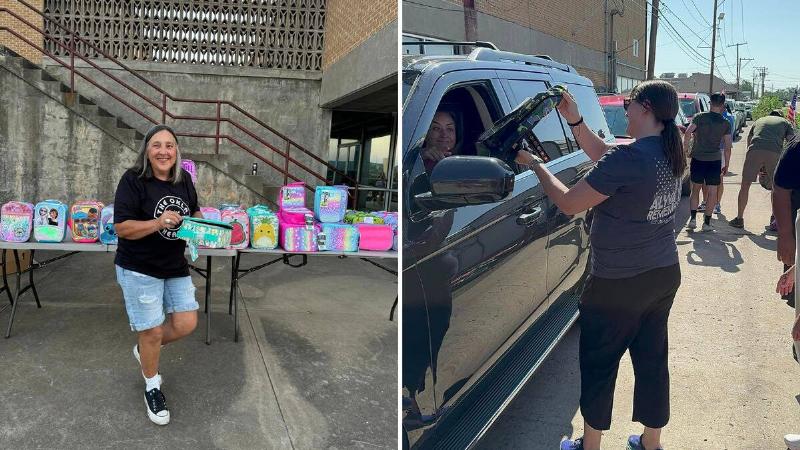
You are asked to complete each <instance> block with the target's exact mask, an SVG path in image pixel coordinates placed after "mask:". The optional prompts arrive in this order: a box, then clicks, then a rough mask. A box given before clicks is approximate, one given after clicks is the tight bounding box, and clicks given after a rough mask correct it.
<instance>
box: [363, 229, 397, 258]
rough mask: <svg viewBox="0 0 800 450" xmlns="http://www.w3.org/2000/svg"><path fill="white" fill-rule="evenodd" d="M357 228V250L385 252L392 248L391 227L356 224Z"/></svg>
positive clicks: (392, 231) (392, 234)
mask: <svg viewBox="0 0 800 450" xmlns="http://www.w3.org/2000/svg"><path fill="white" fill-rule="evenodd" d="M356 228H358V234H359V239H358V249H359V250H373V251H379V252H385V251H387V250H389V249H391V248H392V244H393V243H394V230H393V229H392V226H391V225H373V224H368V223H359V224H356Z"/></svg>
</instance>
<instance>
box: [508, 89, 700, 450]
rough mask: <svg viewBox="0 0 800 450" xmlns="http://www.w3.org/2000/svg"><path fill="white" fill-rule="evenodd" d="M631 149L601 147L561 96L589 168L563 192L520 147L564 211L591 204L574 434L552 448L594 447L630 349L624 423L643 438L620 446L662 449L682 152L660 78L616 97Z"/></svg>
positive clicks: (671, 95)
mask: <svg viewBox="0 0 800 450" xmlns="http://www.w3.org/2000/svg"><path fill="white" fill-rule="evenodd" d="M623 105H624V107H625V110H626V114H627V116H628V130H627V131H628V134H629V135H630V136H632V137H634V138H635V139H636V141H635V142H633V143H632V144H631V145H621V146H619V147H613V146H610V145H608V144H606V143H605V142H604V141H603V140H602V139H601V138H600V137H599V136H598V135H597V134H596V133H595V132H594V131H592V130H591V129H590V128H589V127H588V126H587V125H586V123H585V122H584V120H583V118H582V117H581V115H580V112H579V110H578V106H577V104H576V103H575V101H574V99H573V98H572V96H571V95H570V94H569V93H568V92H565V93H564V94H563V96H562V99H561V101H560V102H559V105H558V110H559V112H560V113H561V115H562V116H563V118H564V120H565V121H566V122H567V124H568V125H569V126H570V128H571V129H572V133H573V134H574V136H575V139H576V140H577V141H578V144H579V145H580V147H581V148H582V149H584V151H585V152H586V154H587V156H589V158H591V159H592V160H593V161H596V162H597V164H596V165H595V167H594V168H593V169H592V170H591V171H589V173H587V174H586V176H585V177H584V178H583V179H582V180H581V181H579V182H578V183H577V184H576V185H575V186H574V187H573V188H571V189H569V188H567V187H566V186H565V185H564V184H563V183H562V182H561V181H559V180H558V179H557V178H556V177H555V176H554V175H553V174H552V173H551V172H550V171H549V170H548V169H547V167H545V165H544V164H543V163H542V160H541V159H540V158H538V157H537V156H534V155H533V154H531V153H527V152H525V151H520V152H519V153H518V155H517V160H516V162H517V163H518V164H524V165H529V166H531V167H532V169H533V171H534V172H535V173H536V176H537V177H538V179H539V181H540V182H541V184H542V188H543V189H544V192H545V194H546V195H547V196H548V197H549V198H550V200H552V201H553V202H554V203H555V205H556V206H558V208H559V209H560V210H562V211H563V212H564V213H566V214H569V215H572V214H577V213H579V212H581V211H585V210H587V209H589V208H594V210H593V211H594V220H593V221H592V227H591V232H590V239H589V242H590V243H591V252H592V262H591V267H590V275H589V277H588V279H587V281H586V283H585V285H584V290H583V293H582V295H581V300H580V318H579V321H580V326H581V338H580V346H579V357H580V372H581V387H580V389H581V398H580V408H581V414H582V415H583V419H584V425H583V428H584V429H583V437H580V438H577V439H575V440H569V439H565V440H563V441H562V443H561V447H560V448H561V450H598V449H599V448H600V440H601V437H602V430H608V429H609V428H610V427H611V412H612V404H613V400H614V384H615V382H616V376H617V370H618V368H619V362H620V359H621V358H622V355H623V354H624V353H625V352H626V351H630V354H631V360H632V362H633V368H634V372H635V375H636V387H635V389H634V399H633V420H634V421H637V422H639V423H641V424H642V425H643V426H644V430H643V433H642V434H636V435H633V436H630V437H629V438H628V442H627V445H628V448H629V449H633V450H643V449H646V450H655V449H660V448H661V430H662V428H663V427H664V426H666V424H667V422H668V421H669V415H670V406H669V368H668V365H667V355H668V350H669V346H668V344H667V342H668V340H667V334H668V331H667V330H668V327H667V322H668V319H669V312H670V310H671V308H672V302H673V300H674V298H675V294H676V293H677V291H678V287H679V286H680V284H681V270H680V264H679V262H678V249H677V245H676V243H675V234H674V227H675V211H676V209H677V208H678V205H679V204H680V199H681V178H682V176H683V172H684V170H685V169H686V156H685V152H684V150H683V145H681V138H680V130H679V129H678V126H677V125H676V123H675V116H676V114H677V112H678V94H677V92H676V91H675V88H674V87H672V85H670V84H669V83H666V82H664V81H658V80H656V81H646V82H644V83H641V84H639V85H637V86H636V87H635V88H634V89H633V91H631V94H630V97H629V98H628V99H626V100H625V102H624V103H623Z"/></svg>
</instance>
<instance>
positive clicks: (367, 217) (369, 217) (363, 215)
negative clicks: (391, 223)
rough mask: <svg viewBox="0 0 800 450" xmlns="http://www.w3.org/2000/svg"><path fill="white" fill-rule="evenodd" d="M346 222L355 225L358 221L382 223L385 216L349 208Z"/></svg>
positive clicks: (345, 218) (345, 216)
mask: <svg viewBox="0 0 800 450" xmlns="http://www.w3.org/2000/svg"><path fill="white" fill-rule="evenodd" d="M344 222H345V223H352V224H354V225H355V224H358V223H371V224H378V225H382V224H383V218H382V217H380V216H378V215H377V214H373V213H368V212H363V211H352V210H348V211H347V212H346V213H345V215H344Z"/></svg>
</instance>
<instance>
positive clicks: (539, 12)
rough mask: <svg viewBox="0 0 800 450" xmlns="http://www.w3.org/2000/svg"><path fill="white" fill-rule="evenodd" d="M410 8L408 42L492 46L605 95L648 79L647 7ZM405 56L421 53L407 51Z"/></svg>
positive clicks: (567, 2)
mask: <svg viewBox="0 0 800 450" xmlns="http://www.w3.org/2000/svg"><path fill="white" fill-rule="evenodd" d="M402 5H403V41H404V42H408V41H414V40H444V41H489V42H492V43H494V44H495V45H496V46H497V47H499V48H500V49H501V50H508V51H513V52H518V53H525V54H532V55H542V54H544V55H548V56H550V57H552V58H553V59H554V60H556V61H559V62H563V63H566V64H570V65H571V66H573V67H575V69H576V70H577V71H578V72H579V73H580V74H581V75H584V76H586V77H588V78H590V79H591V80H592V82H593V83H594V85H595V89H596V90H598V91H612V90H616V91H618V92H623V91H625V90H628V89H630V88H632V87H633V86H634V85H635V84H636V83H638V82H640V81H642V80H644V79H645V78H646V53H647V51H646V41H647V13H646V8H647V6H646V2H645V1H644V0H562V1H554V0H550V1H533V0H409V1H403V2H402ZM611 36H613V38H612V37H611ZM435 51H439V52H441V51H443V49H441V48H437V49H436V50H435ZM404 52H406V53H408V52H419V49H417V47H404Z"/></svg>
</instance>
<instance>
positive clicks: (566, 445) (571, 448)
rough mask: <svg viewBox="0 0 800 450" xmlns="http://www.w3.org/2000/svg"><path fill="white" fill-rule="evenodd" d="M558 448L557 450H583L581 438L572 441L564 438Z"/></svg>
mask: <svg viewBox="0 0 800 450" xmlns="http://www.w3.org/2000/svg"><path fill="white" fill-rule="evenodd" d="M558 448H559V450H583V438H582V437H579V438H578V439H575V440H574V441H573V440H571V439H567V438H566V437H565V438H563V439H561V445H560V446H559V447H558Z"/></svg>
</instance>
